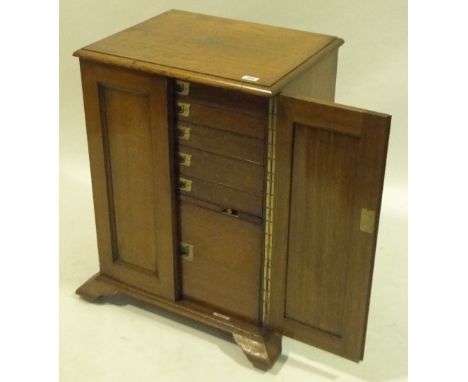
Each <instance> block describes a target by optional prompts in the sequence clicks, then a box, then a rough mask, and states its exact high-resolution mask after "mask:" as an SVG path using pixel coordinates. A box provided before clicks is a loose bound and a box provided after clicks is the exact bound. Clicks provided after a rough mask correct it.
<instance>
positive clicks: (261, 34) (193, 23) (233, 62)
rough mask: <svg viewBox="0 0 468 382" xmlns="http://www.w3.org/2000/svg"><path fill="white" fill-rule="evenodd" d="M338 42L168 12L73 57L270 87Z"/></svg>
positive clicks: (104, 40) (231, 21) (258, 26)
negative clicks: (100, 58) (247, 77)
mask: <svg viewBox="0 0 468 382" xmlns="http://www.w3.org/2000/svg"><path fill="white" fill-rule="evenodd" d="M341 43H342V40H340V39H338V38H336V37H332V36H325V35H320V34H315V33H310V32H303V31H297V30H291V29H285V28H277V27H272V26H268V25H261V24H255V23H249V22H243V21H237V20H231V19H226V18H220V17H213V16H206V15H200V14H196V13H190V12H184V11H178V10H172V11H168V12H165V13H163V14H161V15H159V16H156V17H153V18H151V19H149V20H147V21H145V22H142V23H140V24H138V25H135V26H133V27H131V28H129V29H126V30H124V31H122V32H119V33H116V34H114V35H112V36H110V37H107V38H105V39H103V40H100V41H98V42H96V43H93V44H91V45H89V46H87V47H85V48H83V49H82V50H81V51H78V52H76V54H77V55H78V56H81V57H83V58H85V57H86V53H87V52H91V53H93V52H95V53H97V54H100V55H104V56H107V57H115V58H118V59H120V61H125V60H131V61H132V62H133V64H132V65H133V66H134V67H136V66H137V65H138V64H139V63H146V64H149V65H150V66H151V65H153V67H156V66H157V67H158V68H160V70H161V73H160V74H166V75H168V76H173V75H174V73H173V70H179V71H180V70H182V71H186V72H188V73H186V75H189V74H190V73H200V74H205V75H209V76H211V77H214V78H221V79H226V80H228V81H234V82H235V83H238V84H243V83H245V82H246V81H244V80H242V77H243V76H244V75H250V76H254V77H257V78H258V80H257V81H255V82H251V83H249V82H247V85H250V86H253V87H257V86H258V87H262V86H263V87H272V86H273V85H274V84H275V83H276V82H278V81H280V80H281V79H282V78H283V77H285V76H287V75H288V74H290V73H291V72H293V71H295V70H299V68H300V67H301V65H303V64H304V63H305V62H307V61H308V60H310V59H311V58H313V57H314V55H317V54H319V53H320V52H321V51H322V50H324V49H326V48H327V47H329V46H330V45H334V46H336V45H337V46H339V45H341ZM87 58H89V55H88V56H87ZM163 70H164V72H162V71H163ZM181 74H183V73H179V75H175V77H180V75H181Z"/></svg>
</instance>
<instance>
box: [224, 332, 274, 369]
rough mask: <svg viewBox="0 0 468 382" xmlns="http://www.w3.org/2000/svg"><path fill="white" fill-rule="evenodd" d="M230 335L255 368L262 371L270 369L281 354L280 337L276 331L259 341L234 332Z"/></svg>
mask: <svg viewBox="0 0 468 382" xmlns="http://www.w3.org/2000/svg"><path fill="white" fill-rule="evenodd" d="M232 337H233V338H234V341H236V343H237V344H238V345H239V346H240V347H241V348H242V350H243V351H244V354H245V355H246V357H247V358H248V359H249V360H250V362H252V364H253V365H254V367H256V368H257V369H261V370H264V371H267V370H269V369H271V368H272V367H273V365H274V364H275V362H276V360H277V359H278V357H279V356H280V355H281V340H282V339H281V336H280V335H278V334H276V333H269V334H268V335H266V336H265V337H264V338H262V340H261V341H259V340H254V339H252V338H248V337H244V336H242V335H240V334H236V333H234V334H233V335H232Z"/></svg>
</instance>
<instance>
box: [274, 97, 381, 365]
mask: <svg viewBox="0 0 468 382" xmlns="http://www.w3.org/2000/svg"><path fill="white" fill-rule="evenodd" d="M389 127H390V117H389V116H387V115H383V114H378V113H373V112H368V111H364V110H360V109H354V108H349V107H345V106H341V105H336V104H333V103H323V102H319V101H312V100H304V99H295V98H290V97H284V96H280V97H279V100H278V126H277V137H276V173H275V193H274V210H273V216H274V219H273V252H272V281H271V309H270V317H269V320H268V321H269V325H270V326H272V327H274V328H276V329H277V330H278V331H280V332H282V333H283V334H285V335H289V336H291V337H294V338H296V339H299V340H302V341H304V342H307V343H310V344H312V345H315V346H318V347H321V348H323V349H325V350H328V351H331V352H334V353H336V354H339V355H342V356H344V357H347V358H350V359H352V360H356V361H357V360H360V359H362V356H363V351H364V340H365V332H366V324H367V314H368V307H369V297H370V288H371V279H372V269H373V262H374V254H375V243H376V238H377V225H378V218H379V210H380V201H381V195H382V186H383V176H384V169H385V159H386V151H387V142H388V133H389Z"/></svg>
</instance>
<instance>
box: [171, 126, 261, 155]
mask: <svg viewBox="0 0 468 382" xmlns="http://www.w3.org/2000/svg"><path fill="white" fill-rule="evenodd" d="M177 140H178V143H179V144H180V145H185V146H189V147H193V148H196V149H200V150H205V151H208V152H211V153H214V154H219V155H224V156H228V157H232V158H237V159H243V160H246V161H249V162H252V163H256V164H263V158H264V148H263V147H264V146H263V145H264V143H263V140H262V139H258V138H252V137H247V136H245V135H240V134H233V133H229V132H227V131H223V130H219V129H214V128H210V127H205V126H201V125H194V124H189V123H182V122H181V123H178V125H177Z"/></svg>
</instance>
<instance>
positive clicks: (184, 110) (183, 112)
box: [176, 102, 190, 117]
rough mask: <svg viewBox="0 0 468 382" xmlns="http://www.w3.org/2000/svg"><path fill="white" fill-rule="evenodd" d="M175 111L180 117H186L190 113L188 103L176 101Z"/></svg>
mask: <svg viewBox="0 0 468 382" xmlns="http://www.w3.org/2000/svg"><path fill="white" fill-rule="evenodd" d="M176 111H177V114H178V115H180V116H181V117H188V116H189V114H190V104H189V103H185V102H177V105H176Z"/></svg>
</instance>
